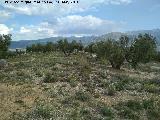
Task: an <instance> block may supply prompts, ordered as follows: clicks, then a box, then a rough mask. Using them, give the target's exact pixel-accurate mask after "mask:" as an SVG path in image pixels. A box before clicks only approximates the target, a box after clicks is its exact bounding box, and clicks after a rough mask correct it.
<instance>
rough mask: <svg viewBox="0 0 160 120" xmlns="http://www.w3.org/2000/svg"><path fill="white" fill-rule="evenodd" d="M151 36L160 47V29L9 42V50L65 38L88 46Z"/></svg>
mask: <svg viewBox="0 0 160 120" xmlns="http://www.w3.org/2000/svg"><path fill="white" fill-rule="evenodd" d="M145 33H148V34H151V35H152V36H154V37H156V41H157V43H158V45H160V29H153V30H138V31H127V32H111V33H107V34H104V35H100V36H83V37H75V36H71V37H61V36H59V37H50V38H44V39H37V40H20V41H11V45H10V49H16V48H26V46H30V45H32V44H37V43H41V44H45V43H47V42H56V41H58V40H59V39H63V38H67V39H68V40H69V41H72V40H76V41H81V42H82V43H83V44H89V43H91V42H95V41H98V40H103V39H109V38H111V39H115V40H118V39H119V37H120V36H121V35H128V36H129V37H130V38H131V39H133V38H134V37H136V36H138V35H139V34H145Z"/></svg>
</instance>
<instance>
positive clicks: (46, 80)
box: [43, 73, 57, 83]
mask: <svg viewBox="0 0 160 120" xmlns="http://www.w3.org/2000/svg"><path fill="white" fill-rule="evenodd" d="M43 82H44V83H54V82H57V78H56V77H55V76H52V75H51V74H50V73H48V74H46V76H45V78H44V80H43Z"/></svg>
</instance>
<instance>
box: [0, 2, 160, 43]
mask: <svg viewBox="0 0 160 120" xmlns="http://www.w3.org/2000/svg"><path fill="white" fill-rule="evenodd" d="M8 1H13V0H8ZM30 1H32V3H31V4H25V3H24V2H23V3H18V4H17V3H8V4H7V3H5V0H0V34H12V39H13V40H15V41H17V40H36V39H41V38H49V37H55V36H77V37H80V36H88V35H102V34H106V33H109V32H126V31H136V30H151V29H158V28H160V12H159V11H160V0H77V1H78V3H72V4H64V3H63V4H62V3H61V0H59V1H60V3H59V4H58V3H57V2H56V0H48V1H53V4H45V3H42V2H41V3H40V4H37V3H34V2H33V1H35V0H30ZM40 1H44V0H40ZM46 1H47V0H46ZM73 1H74V0H69V2H73Z"/></svg>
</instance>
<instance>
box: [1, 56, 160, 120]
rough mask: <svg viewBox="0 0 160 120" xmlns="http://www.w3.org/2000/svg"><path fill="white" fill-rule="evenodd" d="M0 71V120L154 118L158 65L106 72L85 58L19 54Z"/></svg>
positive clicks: (158, 103) (159, 107)
mask: <svg viewBox="0 0 160 120" xmlns="http://www.w3.org/2000/svg"><path fill="white" fill-rule="evenodd" d="M8 61H9V66H8V67H7V68H5V69H3V70H0V120H8V119H10V120H14V119H15V120H18V119H20V120H22V119H24V120H25V119H29V120H31V119H37V120H39V119H44V120H47V119H50V118H53V119H56V120H65V119H69V120H70V119H73V120H75V119H76V120H81V119H84V120H89V119H91V120H94V119H95V120H98V119H100V120H101V119H102V120H103V119H135V120H138V119H148V120H150V119H153V120H154V119H155V120H158V119H159V118H160V113H159V111H160V79H159V78H160V74H159V73H160V64H158V63H149V64H146V65H141V66H140V68H138V70H136V71H135V70H132V69H129V66H127V65H124V66H123V68H122V70H120V71H117V70H113V69H111V68H110V66H109V65H108V64H107V62H106V61H101V62H98V61H95V60H93V59H91V58H90V57H89V55H86V54H77V55H72V56H70V57H64V56H63V54H62V53H48V54H42V53H39V54H32V55H22V56H17V57H15V58H12V59H9V60H8Z"/></svg>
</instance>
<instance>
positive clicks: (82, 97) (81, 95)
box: [75, 91, 90, 102]
mask: <svg viewBox="0 0 160 120" xmlns="http://www.w3.org/2000/svg"><path fill="white" fill-rule="evenodd" d="M75 98H76V99H77V100H80V101H82V102H86V101H89V100H90V95H89V94H88V93H86V92H83V91H78V92H76V93H75Z"/></svg>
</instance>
